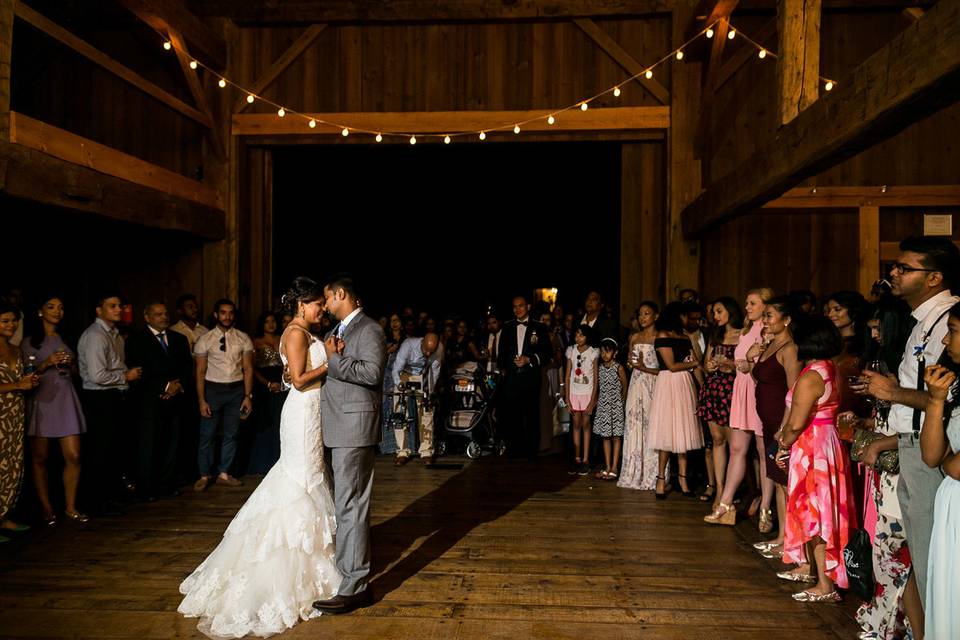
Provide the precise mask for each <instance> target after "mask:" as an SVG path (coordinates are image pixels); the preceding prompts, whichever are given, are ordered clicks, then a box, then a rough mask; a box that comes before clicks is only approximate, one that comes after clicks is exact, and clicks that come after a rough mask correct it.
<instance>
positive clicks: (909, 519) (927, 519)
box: [897, 434, 943, 599]
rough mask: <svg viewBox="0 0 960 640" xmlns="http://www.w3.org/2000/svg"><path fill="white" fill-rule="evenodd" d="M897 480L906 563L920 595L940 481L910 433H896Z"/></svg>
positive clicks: (924, 583)
mask: <svg viewBox="0 0 960 640" xmlns="http://www.w3.org/2000/svg"><path fill="white" fill-rule="evenodd" d="M898 450H899V451H900V480H899V482H898V483H897V498H898V499H899V500H900V510H901V511H902V512H903V528H904V530H905V532H906V534H907V546H909V547H910V562H911V563H912V564H913V575H914V577H915V578H916V579H917V587H918V588H919V589H920V598H921V599H923V598H924V597H925V595H926V593H927V562H928V561H929V557H930V536H931V534H932V533H933V508H934V504H935V503H936V500H937V490H938V489H939V488H940V483H941V482H943V474H942V473H940V469H931V468H930V467H928V466H927V465H926V464H924V462H923V459H922V458H921V457H920V439H919V438H917V437H915V436H914V435H913V434H904V435H901V436H900V442H899V447H898Z"/></svg>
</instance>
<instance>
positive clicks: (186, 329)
mask: <svg viewBox="0 0 960 640" xmlns="http://www.w3.org/2000/svg"><path fill="white" fill-rule="evenodd" d="M169 331H176V332H177V333H179V334H180V335H182V336H183V337H184V338H186V339H187V344H189V345H190V353H193V347H194V346H196V344H197V340H199V339H200V336H202V335H203V334H205V333H206V332H208V331H210V330H209V329H207V328H206V327H205V326H203V325H202V324H200V323H199V322H198V323H197V325H196V326H195V327H194V328H192V329H191V328H190V325H188V324H187V323H186V322H184V321H183V320H181V321H179V322H177V323H176V324H174V325H171V327H170V329H169ZM168 342H169V340H168Z"/></svg>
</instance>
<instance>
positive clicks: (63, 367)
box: [54, 347, 70, 376]
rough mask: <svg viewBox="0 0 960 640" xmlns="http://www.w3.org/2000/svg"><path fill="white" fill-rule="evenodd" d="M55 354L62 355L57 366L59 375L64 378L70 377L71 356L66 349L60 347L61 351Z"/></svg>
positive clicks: (58, 350)
mask: <svg viewBox="0 0 960 640" xmlns="http://www.w3.org/2000/svg"><path fill="white" fill-rule="evenodd" d="M54 353H55V354H58V355H60V358H59V359H58V360H57V364H56V367H57V373H59V374H60V375H62V376H65V375H69V374H70V368H69V367H70V356H69V354H68V352H67V350H66V348H65V347H60V348H59V349H57V350H56V351H54Z"/></svg>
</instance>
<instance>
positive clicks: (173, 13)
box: [119, 0, 227, 69]
mask: <svg viewBox="0 0 960 640" xmlns="http://www.w3.org/2000/svg"><path fill="white" fill-rule="evenodd" d="M119 2H120V4H122V5H123V6H125V7H126V8H127V9H128V10H130V11H131V12H132V13H133V14H134V15H136V16H137V17H138V18H140V19H141V20H143V21H144V22H146V23H147V24H148V25H150V26H151V27H153V28H154V29H156V30H157V31H158V32H160V33H166V32H168V31H170V30H174V31H176V32H178V33H180V34H181V37H182V38H183V39H184V42H188V43H190V45H191V49H192V50H193V53H194V55H196V56H197V59H198V60H200V61H201V62H203V63H204V64H205V65H207V66H208V67H210V68H212V69H223V68H225V67H226V66H227V43H226V41H225V40H224V39H223V38H222V37H221V36H220V35H219V34H218V33H217V32H215V31H214V30H213V29H211V28H210V27H208V26H207V25H206V24H205V23H204V22H203V21H202V20H201V19H200V18H198V17H197V16H195V15H194V14H192V13H191V12H190V11H189V10H188V9H187V8H186V7H185V6H183V4H182V3H181V2H180V1H179V0H119Z"/></svg>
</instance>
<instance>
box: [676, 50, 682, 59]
mask: <svg viewBox="0 0 960 640" xmlns="http://www.w3.org/2000/svg"><path fill="white" fill-rule="evenodd" d="M677 60H683V51H677Z"/></svg>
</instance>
